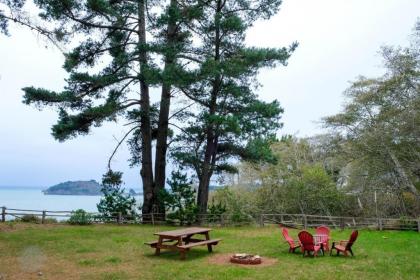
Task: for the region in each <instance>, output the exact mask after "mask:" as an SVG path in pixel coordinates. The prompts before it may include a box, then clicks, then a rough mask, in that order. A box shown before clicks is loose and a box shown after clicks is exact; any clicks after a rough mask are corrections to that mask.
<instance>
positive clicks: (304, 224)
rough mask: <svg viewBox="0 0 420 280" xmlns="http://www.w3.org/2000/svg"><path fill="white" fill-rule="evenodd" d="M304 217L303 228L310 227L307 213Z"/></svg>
mask: <svg viewBox="0 0 420 280" xmlns="http://www.w3.org/2000/svg"><path fill="white" fill-rule="evenodd" d="M302 217H303V228H304V229H307V228H308V219H307V218H306V215H305V214H303V215H302Z"/></svg>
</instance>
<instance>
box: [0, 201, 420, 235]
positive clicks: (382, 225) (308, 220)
mask: <svg viewBox="0 0 420 280" xmlns="http://www.w3.org/2000/svg"><path fill="white" fill-rule="evenodd" d="M72 213H73V212H72V211H48V210H27V209H26V210H25V209H14V208H6V207H2V208H1V222H6V221H9V220H22V219H24V217H28V216H30V217H35V219H36V221H37V222H39V223H42V224H44V223H49V222H55V220H57V221H66V220H68V219H69V218H70V217H71V215H72ZM88 214H89V215H90V217H91V220H92V222H94V223H118V224H130V223H131V224H153V225H156V224H174V225H179V224H180V221H178V220H173V219H170V218H169V217H168V216H167V215H163V214H158V213H152V214H147V215H143V214H136V215H133V216H127V215H125V216H124V215H122V214H121V213H112V214H111V215H109V216H103V215H101V214H100V213H88ZM195 223H196V224H202V225H212V226H240V225H259V226H261V227H263V226H265V225H270V224H279V225H283V226H287V227H292V228H298V229H304V228H313V227H317V226H320V225H326V226H329V227H331V228H336V229H345V228H368V229H375V230H414V231H418V232H420V218H419V219H413V218H383V217H378V218H368V217H339V216H319V215H305V214H257V215H244V214H242V215H227V214H222V215H212V214H206V215H198V216H197V221H196V222H195Z"/></svg>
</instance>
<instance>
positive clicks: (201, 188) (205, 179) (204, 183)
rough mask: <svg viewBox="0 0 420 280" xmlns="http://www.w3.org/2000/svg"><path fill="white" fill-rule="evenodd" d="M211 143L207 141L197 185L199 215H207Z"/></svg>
mask: <svg viewBox="0 0 420 280" xmlns="http://www.w3.org/2000/svg"><path fill="white" fill-rule="evenodd" d="M211 149H212V141H207V147H206V153H205V156H204V162H203V164H202V166H201V174H200V177H199V183H198V193H197V206H198V212H199V214H206V213H207V203H208V199H209V185H210V178H211V175H212V174H211V173H212V172H211V155H212V151H211Z"/></svg>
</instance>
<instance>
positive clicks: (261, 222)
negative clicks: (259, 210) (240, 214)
mask: <svg viewBox="0 0 420 280" xmlns="http://www.w3.org/2000/svg"><path fill="white" fill-rule="evenodd" d="M263 226H264V214H261V215H260V227H263Z"/></svg>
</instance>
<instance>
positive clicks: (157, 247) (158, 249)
mask: <svg viewBox="0 0 420 280" xmlns="http://www.w3.org/2000/svg"><path fill="white" fill-rule="evenodd" d="M162 241H163V237H161V236H159V241H158V243H157V244H156V251H155V255H156V256H159V255H160V247H161V245H162Z"/></svg>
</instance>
